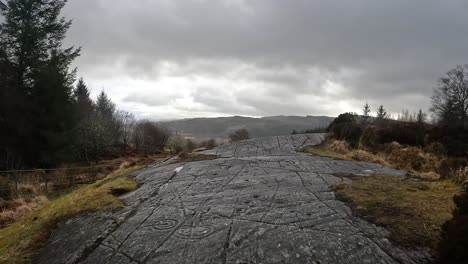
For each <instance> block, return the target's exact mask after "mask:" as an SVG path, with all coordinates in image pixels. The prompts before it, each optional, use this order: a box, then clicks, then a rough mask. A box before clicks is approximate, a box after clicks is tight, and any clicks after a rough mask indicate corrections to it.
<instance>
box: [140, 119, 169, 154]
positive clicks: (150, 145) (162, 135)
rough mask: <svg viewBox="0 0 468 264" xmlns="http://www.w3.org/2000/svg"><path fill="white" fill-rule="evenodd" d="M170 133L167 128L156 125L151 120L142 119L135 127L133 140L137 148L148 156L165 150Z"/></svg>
mask: <svg viewBox="0 0 468 264" xmlns="http://www.w3.org/2000/svg"><path fill="white" fill-rule="evenodd" d="M170 135H171V134H170V132H169V130H167V129H166V128H163V127H159V126H156V125H155V124H154V123H152V122H150V121H140V122H139V123H138V124H137V125H136V127H135V131H134V134H133V140H134V144H135V148H136V150H137V151H140V152H142V153H144V154H145V155H146V156H148V155H152V154H155V153H157V152H159V151H163V150H164V147H165V146H166V145H167V143H168V141H169V138H170Z"/></svg>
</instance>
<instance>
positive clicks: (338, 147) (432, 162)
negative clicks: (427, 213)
mask: <svg viewBox="0 0 468 264" xmlns="http://www.w3.org/2000/svg"><path fill="white" fill-rule="evenodd" d="M346 146H349V144H347V143H346V142H343V141H337V140H335V141H328V142H325V143H324V144H322V145H319V146H308V147H305V148H303V149H301V150H300V151H302V152H306V153H310V154H313V155H317V156H322V157H329V158H333V159H340V160H356V161H366V162H373V163H378V164H382V165H385V166H390V167H393V168H396V169H402V170H406V171H408V173H410V174H411V175H414V176H418V177H422V178H428V179H439V178H440V175H439V174H438V168H439V166H440V164H441V162H442V161H443V157H439V156H436V155H434V154H431V153H427V152H424V151H423V150H421V149H419V148H415V147H402V146H401V145H399V144H398V143H396V142H395V143H390V144H387V145H385V146H383V148H382V151H379V152H370V151H367V150H365V149H357V150H356V149H354V150H353V149H349V150H348V149H347V148H346Z"/></svg>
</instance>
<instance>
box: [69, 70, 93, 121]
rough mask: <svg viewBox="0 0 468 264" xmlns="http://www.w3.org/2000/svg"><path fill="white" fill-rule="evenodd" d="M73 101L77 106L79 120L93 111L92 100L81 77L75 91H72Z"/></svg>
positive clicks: (86, 117) (89, 115)
mask: <svg viewBox="0 0 468 264" xmlns="http://www.w3.org/2000/svg"><path fill="white" fill-rule="evenodd" d="M73 95H74V97H75V102H76V104H77V108H78V115H79V117H78V118H79V120H80V121H81V120H84V119H88V118H90V117H91V114H92V112H93V108H94V105H93V100H91V97H90V93H89V90H88V87H87V86H86V84H85V82H84V80H83V78H80V79H79V80H78V83H77V85H76V88H75V91H74V92H73Z"/></svg>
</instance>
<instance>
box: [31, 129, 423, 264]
mask: <svg viewBox="0 0 468 264" xmlns="http://www.w3.org/2000/svg"><path fill="white" fill-rule="evenodd" d="M323 137H324V136H323V135H321V134H317V135H296V136H284V137H272V138H261V139H253V140H249V141H245V142H239V143H236V144H231V145H225V146H221V147H219V148H217V149H214V150H211V151H207V152H205V153H206V154H216V155H219V156H221V157H223V158H220V159H217V160H209V161H200V162H192V163H186V164H173V163H172V162H173V160H170V161H165V162H160V163H157V164H154V165H153V166H151V167H149V168H148V169H146V170H144V171H142V172H140V173H139V174H138V175H137V176H136V179H138V180H139V181H140V182H142V183H143V185H142V187H141V188H140V189H139V190H137V191H135V192H134V193H131V194H129V195H126V196H124V197H122V199H124V200H125V201H126V203H127V205H128V206H127V208H126V209H125V210H122V211H120V212H115V213H112V214H111V213H107V214H103V213H101V214H95V215H88V216H83V217H79V218H76V219H73V220H70V221H67V222H65V223H63V224H61V226H60V227H59V228H58V230H57V231H55V232H54V233H53V234H52V237H51V238H50V240H49V242H48V244H47V245H46V246H45V247H44V248H43V249H42V250H41V251H40V253H39V255H38V256H37V257H36V258H35V260H34V262H35V263H40V264H42V263H44V264H45V263H47V264H48V263H125V264H127V263H210V264H211V263H223V264H225V263H233V264H240V263H301V264H302V263H322V264H323V263H427V262H428V261H429V258H428V257H427V253H425V252H424V251H418V252H408V251H406V250H403V249H400V248H398V247H396V246H395V245H392V244H391V243H390V242H389V241H388V240H387V239H386V237H387V236H388V233H387V232H386V231H385V229H382V228H379V227H376V226H374V225H372V224H369V223H367V222H366V221H363V220H362V219H359V218H357V217H355V216H353V215H352V212H351V210H350V209H349V207H348V206H346V205H345V204H343V203H342V202H340V201H337V200H336V199H335V194H334V192H333V189H332V187H333V185H335V184H337V183H340V182H342V181H349V180H346V179H341V178H339V177H336V176H334V175H333V174H334V173H352V174H361V175H369V174H372V173H386V174H391V175H398V176H404V175H405V173H404V172H402V171H397V170H393V169H390V168H386V167H383V166H381V165H377V164H372V163H365V162H352V161H337V160H332V159H328V158H321V157H316V156H311V155H308V154H303V153H297V152H296V151H295V150H296V149H297V148H300V147H303V146H306V145H314V144H319V143H320V142H321V141H322V140H323Z"/></svg>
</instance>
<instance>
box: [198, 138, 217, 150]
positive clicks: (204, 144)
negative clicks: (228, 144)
mask: <svg viewBox="0 0 468 264" xmlns="http://www.w3.org/2000/svg"><path fill="white" fill-rule="evenodd" d="M217 146H218V144H217V143H216V140H214V139H210V140H207V141H203V142H202V143H200V147H201V148H206V149H214V148H216V147H217Z"/></svg>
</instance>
